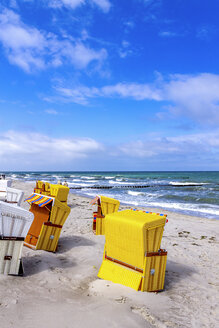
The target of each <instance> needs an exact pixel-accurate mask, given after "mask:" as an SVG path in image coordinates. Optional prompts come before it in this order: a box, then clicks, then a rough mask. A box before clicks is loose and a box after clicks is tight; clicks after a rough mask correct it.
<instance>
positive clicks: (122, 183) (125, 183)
mask: <svg viewBox="0 0 219 328" xmlns="http://www.w3.org/2000/svg"><path fill="white" fill-rule="evenodd" d="M109 183H110V184H117V185H128V186H130V185H134V183H133V182H124V181H121V182H120V181H114V180H109Z"/></svg>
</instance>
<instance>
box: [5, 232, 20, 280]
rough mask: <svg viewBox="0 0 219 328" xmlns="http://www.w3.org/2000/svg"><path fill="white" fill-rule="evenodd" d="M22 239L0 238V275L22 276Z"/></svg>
mask: <svg viewBox="0 0 219 328" xmlns="http://www.w3.org/2000/svg"><path fill="white" fill-rule="evenodd" d="M23 243H24V238H22V237H6V236H1V237H0V274H6V275H16V276H21V275H23V265H22V258H21V255H22V247H23Z"/></svg>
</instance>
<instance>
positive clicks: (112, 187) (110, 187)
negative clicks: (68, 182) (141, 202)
mask: <svg viewBox="0 0 219 328" xmlns="http://www.w3.org/2000/svg"><path fill="white" fill-rule="evenodd" d="M159 186H162V187H187V188H188V187H199V186H202V184H191V185H181V184H178V185H177V184H174V185H170V184H166V185H123V186H122V185H121V186H97V185H95V186H86V187H85V186H79V187H70V189H127V188H132V189H141V188H150V187H159Z"/></svg>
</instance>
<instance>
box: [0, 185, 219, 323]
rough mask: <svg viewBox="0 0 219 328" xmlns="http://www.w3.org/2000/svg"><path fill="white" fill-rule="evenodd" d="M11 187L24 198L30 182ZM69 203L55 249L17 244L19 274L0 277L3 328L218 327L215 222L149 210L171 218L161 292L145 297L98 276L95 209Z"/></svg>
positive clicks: (218, 236)
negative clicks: (20, 254) (20, 247)
mask: <svg viewBox="0 0 219 328" xmlns="http://www.w3.org/2000/svg"><path fill="white" fill-rule="evenodd" d="M13 187H15V188H19V189H22V190H24V191H25V196H29V195H30V194H31V193H32V191H33V187H34V185H33V184H31V183H23V182H18V181H16V182H13ZM68 205H69V206H70V207H71V213H70V216H69V218H68V219H67V221H66V223H65V225H64V227H63V229H62V233H61V237H60V240H59V246H58V250H57V252H56V253H49V252H45V251H34V250H31V249H29V248H27V247H23V265H24V270H25V275H24V276H23V277H13V276H4V275H0V327H1V328H9V327H16V328H20V327H31V328H35V327H37V328H45V327H46V328H48V327H53V328H58V327H63V328H70V327H90V328H92V327H96V328H99V327H112V328H114V327H125V328H129V327H130V328H135V327H144V328H147V327H158V328H163V327H197V328H199V327H208V328H209V327H210V328H213V327H215V328H216V327H219V309H218V305H219V304H218V299H217V296H218V291H219V274H218V268H219V263H218V262H219V260H218V258H219V256H218V255H219V252H218V249H219V247H218V241H219V221H218V220H208V219H202V218H198V217H191V216H187V215H182V214H177V213H173V212H169V211H165V210H160V209H153V212H160V213H165V214H167V215H168V220H169V222H168V223H167V224H166V226H165V231H164V236H163V239H162V245H161V246H162V248H165V249H167V251H168V257H167V268H166V270H167V271H166V279H165V289H164V291H162V292H160V293H147V292H144V293H143V292H136V291H134V290H132V289H131V288H128V287H125V286H122V285H119V284H113V283H111V282H108V281H104V280H101V279H98V278H97V273H98V270H99V267H100V265H101V262H102V255H103V248H104V236H95V235H94V234H93V233H92V212H93V207H92V206H90V205H89V199H88V198H85V197H79V196H77V195H74V194H70V195H69V198H68ZM22 207H24V208H26V209H28V208H29V206H28V204H27V203H24V202H22ZM120 208H121V209H123V208H124V209H125V208H127V207H126V206H121V207H120ZM150 211H151V209H150Z"/></svg>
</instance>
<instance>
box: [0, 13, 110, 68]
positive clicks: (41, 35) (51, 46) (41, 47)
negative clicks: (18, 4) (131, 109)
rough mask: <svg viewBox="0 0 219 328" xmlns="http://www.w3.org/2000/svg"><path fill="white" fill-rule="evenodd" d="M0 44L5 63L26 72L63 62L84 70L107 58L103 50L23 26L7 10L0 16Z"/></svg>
mask: <svg viewBox="0 0 219 328" xmlns="http://www.w3.org/2000/svg"><path fill="white" fill-rule="evenodd" d="M0 42H2V44H3V46H4V49H5V51H6V55H7V57H8V59H9V61H10V62H11V63H12V64H15V65H17V66H19V67H20V68H22V69H23V70H24V71H26V72H31V71H33V70H41V69H45V68H47V67H48V66H54V67H58V66H61V65H63V64H65V63H68V64H69V63H70V64H72V65H74V66H75V67H76V68H78V69H84V68H86V67H87V66H88V65H89V64H90V63H91V62H97V63H98V64H99V65H101V64H102V62H103V61H104V59H105V58H106V57H107V52H106V50H105V49H100V50H95V49H92V48H90V47H89V46H87V45H85V44H84V43H82V42H81V41H77V40H75V41H74V40H68V39H67V40H59V39H58V37H57V36H56V35H54V34H52V33H46V32H44V31H39V30H38V29H36V28H33V27H30V26H28V25H26V24H24V23H23V22H22V21H21V19H20V16H19V15H18V14H15V13H14V12H13V11H11V10H7V9H5V10H4V11H3V12H2V13H1V14H0Z"/></svg>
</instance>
